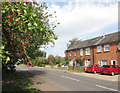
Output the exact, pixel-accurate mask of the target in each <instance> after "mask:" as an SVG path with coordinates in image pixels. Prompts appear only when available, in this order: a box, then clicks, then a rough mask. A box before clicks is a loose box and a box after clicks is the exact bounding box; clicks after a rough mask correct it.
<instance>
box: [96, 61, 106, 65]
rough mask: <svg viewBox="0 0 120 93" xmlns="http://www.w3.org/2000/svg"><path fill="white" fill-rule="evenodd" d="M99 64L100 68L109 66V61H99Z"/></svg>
mask: <svg viewBox="0 0 120 93" xmlns="http://www.w3.org/2000/svg"><path fill="white" fill-rule="evenodd" d="M98 64H99V65H100V66H103V65H107V60H99V61H98Z"/></svg>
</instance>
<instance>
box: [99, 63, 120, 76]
mask: <svg viewBox="0 0 120 93" xmlns="http://www.w3.org/2000/svg"><path fill="white" fill-rule="evenodd" d="M119 73H120V67H119V66H118V65H103V67H102V68H101V74H111V75H112V76H114V75H115V74H119Z"/></svg>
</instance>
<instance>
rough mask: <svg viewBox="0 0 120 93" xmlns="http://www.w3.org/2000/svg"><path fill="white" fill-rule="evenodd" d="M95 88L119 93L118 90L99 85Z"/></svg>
mask: <svg viewBox="0 0 120 93" xmlns="http://www.w3.org/2000/svg"><path fill="white" fill-rule="evenodd" d="M96 86H97V87H100V88H104V89H108V90H111V91H117V92H120V91H119V90H116V89H112V88H107V87H104V86H101V85H96Z"/></svg>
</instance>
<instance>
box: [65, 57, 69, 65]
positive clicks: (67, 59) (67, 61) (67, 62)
mask: <svg viewBox="0 0 120 93" xmlns="http://www.w3.org/2000/svg"><path fill="white" fill-rule="evenodd" d="M65 61H66V64H67V65H69V58H68V56H67V57H66V58H65Z"/></svg>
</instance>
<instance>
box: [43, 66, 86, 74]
mask: <svg viewBox="0 0 120 93" xmlns="http://www.w3.org/2000/svg"><path fill="white" fill-rule="evenodd" d="M45 68H47V67H45ZM48 68H50V69H57V70H66V71H71V72H77V73H82V72H85V71H81V70H69V69H64V68H51V67H48Z"/></svg>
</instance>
